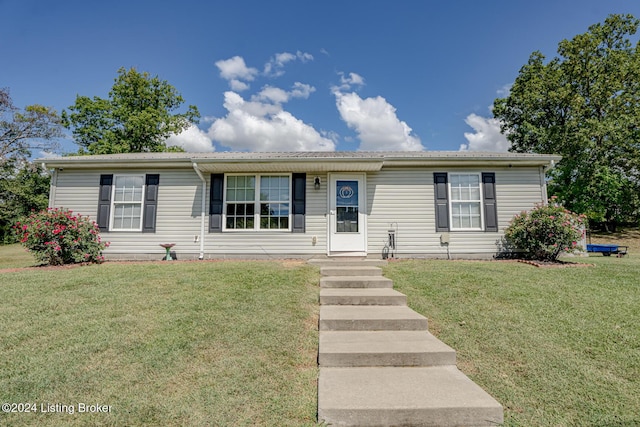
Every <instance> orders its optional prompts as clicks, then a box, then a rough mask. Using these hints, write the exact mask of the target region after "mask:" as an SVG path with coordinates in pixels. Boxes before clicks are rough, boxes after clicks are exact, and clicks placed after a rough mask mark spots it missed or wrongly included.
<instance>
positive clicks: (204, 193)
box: [193, 162, 207, 261]
mask: <svg viewBox="0 0 640 427" xmlns="http://www.w3.org/2000/svg"><path fill="white" fill-rule="evenodd" d="M193 170H194V171H196V174H197V175H198V178H200V181H202V208H201V210H200V256H199V257H198V259H199V260H200V261H202V260H203V259H204V233H205V223H204V221H205V215H206V213H207V204H206V202H207V180H206V179H204V176H202V172H200V169H198V164H197V163H195V162H193Z"/></svg>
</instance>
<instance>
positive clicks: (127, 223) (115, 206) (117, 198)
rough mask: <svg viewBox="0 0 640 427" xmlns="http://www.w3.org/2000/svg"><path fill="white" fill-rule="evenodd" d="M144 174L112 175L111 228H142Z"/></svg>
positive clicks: (129, 229) (130, 229)
mask: <svg viewBox="0 0 640 427" xmlns="http://www.w3.org/2000/svg"><path fill="white" fill-rule="evenodd" d="M143 196H144V175H116V176H115V177H114V185H113V198H112V210H111V212H112V213H113V214H112V218H111V227H110V228H111V230H114V231H120V230H127V231H140V230H142V207H143Z"/></svg>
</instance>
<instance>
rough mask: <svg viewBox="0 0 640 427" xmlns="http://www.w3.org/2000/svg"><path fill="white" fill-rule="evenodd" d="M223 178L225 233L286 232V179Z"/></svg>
mask: <svg viewBox="0 0 640 427" xmlns="http://www.w3.org/2000/svg"><path fill="white" fill-rule="evenodd" d="M225 178H226V186H225V209H224V212H225V221H224V224H225V230H290V225H289V222H290V212H291V201H290V200H291V177H290V175H226V177H225Z"/></svg>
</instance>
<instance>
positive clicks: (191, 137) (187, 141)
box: [166, 125, 215, 153]
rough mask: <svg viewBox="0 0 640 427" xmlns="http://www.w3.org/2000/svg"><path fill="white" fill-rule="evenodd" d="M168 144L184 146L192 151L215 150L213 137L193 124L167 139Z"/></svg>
mask: <svg viewBox="0 0 640 427" xmlns="http://www.w3.org/2000/svg"><path fill="white" fill-rule="evenodd" d="M166 143H167V145H168V146H178V147H182V148H183V149H184V150H185V151H187V152H190V153H209V152H212V151H214V150H215V148H214V147H213V144H212V141H211V138H210V137H209V136H208V135H207V133H206V132H204V131H202V130H201V129H200V128H198V127H197V126H196V125H191V126H189V128H187V129H186V130H185V131H183V132H181V133H179V134H178V135H172V136H170V137H169V138H168V139H167V141H166Z"/></svg>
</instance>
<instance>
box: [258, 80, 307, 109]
mask: <svg viewBox="0 0 640 427" xmlns="http://www.w3.org/2000/svg"><path fill="white" fill-rule="evenodd" d="M315 90H316V88H314V87H313V86H311V85H308V84H304V83H300V82H295V83H294V84H293V88H292V89H291V90H290V91H288V92H287V91H285V90H284V89H280V88H279V87H273V86H265V87H263V88H262V90H261V91H260V92H258V94H256V95H254V96H252V97H251V100H252V101H266V102H272V103H274V104H283V103H285V102H287V101H289V99H291V98H303V99H307V98H309V95H311V94H312V93H313V92H315Z"/></svg>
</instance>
